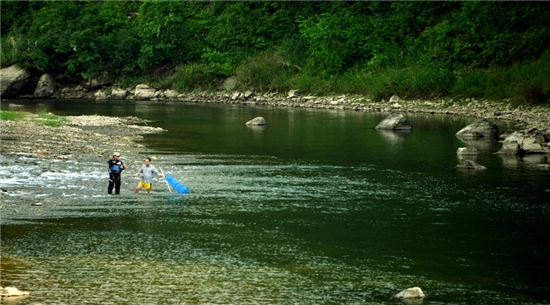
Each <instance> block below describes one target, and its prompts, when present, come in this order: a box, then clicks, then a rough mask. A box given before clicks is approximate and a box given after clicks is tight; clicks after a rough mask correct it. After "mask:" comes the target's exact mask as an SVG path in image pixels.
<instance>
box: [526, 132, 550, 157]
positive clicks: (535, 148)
mask: <svg viewBox="0 0 550 305" xmlns="http://www.w3.org/2000/svg"><path fill="white" fill-rule="evenodd" d="M521 149H522V150H523V153H526V154H544V153H546V152H547V151H546V149H545V148H544V147H543V146H542V143H539V141H538V140H537V138H535V137H531V136H529V137H526V138H524V139H523V143H522V145H521Z"/></svg>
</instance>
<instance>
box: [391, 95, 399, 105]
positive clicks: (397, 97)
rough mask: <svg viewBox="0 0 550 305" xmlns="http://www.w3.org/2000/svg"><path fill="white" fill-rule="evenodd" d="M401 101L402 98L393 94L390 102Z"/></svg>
mask: <svg viewBox="0 0 550 305" xmlns="http://www.w3.org/2000/svg"><path fill="white" fill-rule="evenodd" d="M400 101H401V98H400V97H399V96H397V95H395V94H394V95H392V96H391V97H390V100H389V102H390V104H395V103H399V102H400Z"/></svg>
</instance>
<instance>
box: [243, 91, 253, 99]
mask: <svg viewBox="0 0 550 305" xmlns="http://www.w3.org/2000/svg"><path fill="white" fill-rule="evenodd" d="M252 96H254V92H252V91H251V90H247V91H246V92H245V93H244V94H243V97H244V98H245V99H249V98H251V97H252Z"/></svg>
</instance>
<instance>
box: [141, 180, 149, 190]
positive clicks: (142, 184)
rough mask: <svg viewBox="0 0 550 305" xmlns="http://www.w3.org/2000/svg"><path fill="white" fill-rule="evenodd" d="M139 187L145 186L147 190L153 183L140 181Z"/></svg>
mask: <svg viewBox="0 0 550 305" xmlns="http://www.w3.org/2000/svg"><path fill="white" fill-rule="evenodd" d="M138 187H143V188H145V189H146V190H150V189H151V183H147V182H144V181H140V182H139V183H138Z"/></svg>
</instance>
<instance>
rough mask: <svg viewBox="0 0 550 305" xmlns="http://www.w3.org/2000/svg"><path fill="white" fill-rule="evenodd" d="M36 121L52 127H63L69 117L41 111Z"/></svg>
mask: <svg viewBox="0 0 550 305" xmlns="http://www.w3.org/2000/svg"><path fill="white" fill-rule="evenodd" d="M36 122H38V123H39V124H42V125H46V126H50V127H61V126H64V125H65V124H67V119H66V118H65V117H62V116H59V115H55V114H52V113H50V112H45V111H41V112H39V113H38V117H37V118H36Z"/></svg>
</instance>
